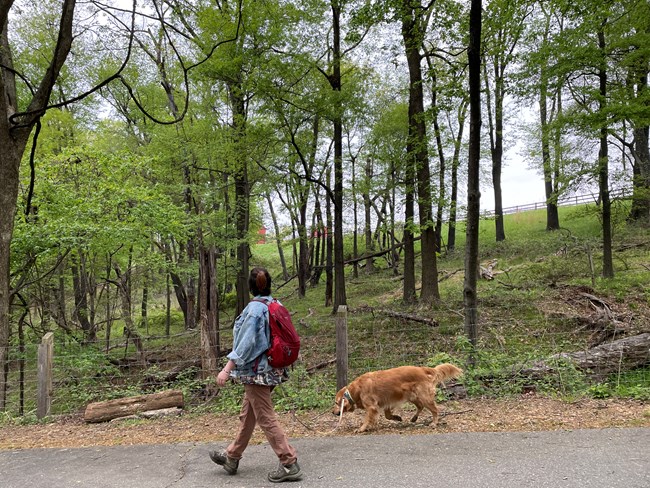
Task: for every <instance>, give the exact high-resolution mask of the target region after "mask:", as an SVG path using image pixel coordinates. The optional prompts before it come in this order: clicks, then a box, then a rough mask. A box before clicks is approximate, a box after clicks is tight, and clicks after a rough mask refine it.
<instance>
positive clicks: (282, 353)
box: [253, 298, 300, 368]
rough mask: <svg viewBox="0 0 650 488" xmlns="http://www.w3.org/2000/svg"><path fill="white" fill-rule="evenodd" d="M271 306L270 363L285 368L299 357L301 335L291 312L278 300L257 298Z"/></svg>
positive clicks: (267, 353)
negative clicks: (297, 330)
mask: <svg viewBox="0 0 650 488" xmlns="http://www.w3.org/2000/svg"><path fill="white" fill-rule="evenodd" d="M253 301H255V302H261V303H263V304H264V305H266V306H267V307H268V308H269V327H270V329H271V347H269V349H268V351H266V355H267V356H268V359H269V364H270V365H271V366H273V367H274V368H285V367H287V366H289V365H291V364H293V363H294V362H295V361H296V359H298V353H299V352H300V337H299V336H298V332H296V328H295V327H294V326H293V322H292V321H291V314H290V313H289V311H288V310H287V309H286V307H285V306H284V305H282V304H281V303H280V302H278V301H277V300H275V299H274V300H272V301H269V300H267V299H265V298H255V299H253Z"/></svg>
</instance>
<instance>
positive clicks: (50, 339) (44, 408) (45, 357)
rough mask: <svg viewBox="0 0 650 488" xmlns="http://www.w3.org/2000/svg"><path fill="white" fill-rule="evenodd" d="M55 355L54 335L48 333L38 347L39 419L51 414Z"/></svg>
mask: <svg viewBox="0 0 650 488" xmlns="http://www.w3.org/2000/svg"><path fill="white" fill-rule="evenodd" d="M53 355H54V334H53V333H52V332H48V333H47V334H45V335H44V336H43V340H42V341H41V343H40V344H39V346H38V405H37V409H36V416H37V417H38V418H39V419H42V418H43V417H46V416H47V415H49V414H50V406H51V404H52V357H53Z"/></svg>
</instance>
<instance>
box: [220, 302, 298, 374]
mask: <svg viewBox="0 0 650 488" xmlns="http://www.w3.org/2000/svg"><path fill="white" fill-rule="evenodd" d="M255 298H263V299H266V300H268V301H271V300H273V297H271V296H265V297H255ZM268 323H269V308H268V307H267V306H266V304H264V303H261V302H257V301H251V302H249V303H248V305H246V308H244V310H243V311H242V313H241V314H240V315H239V317H237V318H236V319H235V327H234V329H233V334H234V337H233V345H232V351H231V352H230V354H228V359H232V360H233V361H234V363H235V365H236V368H235V369H234V371H233V372H232V373H231V376H234V377H235V378H236V379H238V380H240V381H241V382H242V383H254V384H264V385H269V386H271V385H277V384H279V383H281V382H283V381H285V380H286V379H287V378H288V375H287V372H286V370H277V369H275V368H273V367H272V366H271V365H269V362H268V358H267V356H266V351H267V350H268V348H269V345H270V334H271V332H270V330H269V327H268ZM285 376H286V378H285Z"/></svg>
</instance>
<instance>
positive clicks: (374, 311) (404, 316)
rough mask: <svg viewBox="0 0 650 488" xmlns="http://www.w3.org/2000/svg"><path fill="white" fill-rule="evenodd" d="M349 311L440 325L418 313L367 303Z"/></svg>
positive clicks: (435, 325) (433, 325) (432, 325)
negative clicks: (378, 306) (372, 305)
mask: <svg viewBox="0 0 650 488" xmlns="http://www.w3.org/2000/svg"><path fill="white" fill-rule="evenodd" d="M350 312H351V313H357V312H361V313H364V312H365V313H367V312H370V313H371V314H373V315H387V316H388V317H394V318H396V319H402V320H410V321H411V322H419V323H422V324H427V325H430V326H431V327H438V325H440V324H439V323H438V321H437V320H436V319H432V318H429V317H422V316H420V315H414V314H411V313H404V312H395V311H394V310H388V309H385V308H374V307H371V306H369V305H362V306H361V307H358V308H355V309H351V310H350Z"/></svg>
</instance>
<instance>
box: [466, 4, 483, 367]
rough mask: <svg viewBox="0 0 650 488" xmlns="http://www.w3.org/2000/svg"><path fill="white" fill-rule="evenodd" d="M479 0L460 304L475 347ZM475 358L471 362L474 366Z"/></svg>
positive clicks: (473, 26)
mask: <svg viewBox="0 0 650 488" xmlns="http://www.w3.org/2000/svg"><path fill="white" fill-rule="evenodd" d="M481 4H482V1H481V0H472V2H471V8H470V19H469V47H468V60H469V97H470V116H469V118H470V130H469V132H470V134H469V157H468V174H467V229H466V232H465V239H466V243H465V278H464V282H463V303H464V309H465V333H466V334H467V337H468V338H469V340H470V342H471V343H472V345H473V346H474V347H476V345H477V341H478V308H477V307H478V297H477V292H476V282H477V279H478V272H477V270H478V264H479V260H478V251H479V249H478V230H479V229H478V226H479V216H480V210H481V206H480V199H481V193H480V186H479V178H480V176H479V165H480V158H481V153H480V152H481V16H482V15H481V8H482V5H481ZM473 361H474V356H473V355H472V357H471V358H470V363H473Z"/></svg>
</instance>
